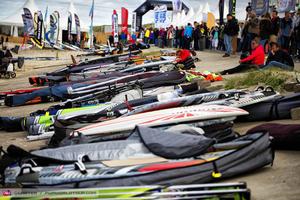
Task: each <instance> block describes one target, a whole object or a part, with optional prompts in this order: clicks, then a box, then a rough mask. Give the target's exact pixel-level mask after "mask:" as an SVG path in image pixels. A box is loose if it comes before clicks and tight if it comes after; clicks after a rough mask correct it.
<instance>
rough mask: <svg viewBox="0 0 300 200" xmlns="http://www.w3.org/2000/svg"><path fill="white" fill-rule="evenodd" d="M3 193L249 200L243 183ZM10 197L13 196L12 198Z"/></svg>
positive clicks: (48, 196) (33, 196)
mask: <svg viewBox="0 0 300 200" xmlns="http://www.w3.org/2000/svg"><path fill="white" fill-rule="evenodd" d="M0 191H1V190H0ZM15 192H16V193H18V194H16V195H14V194H13V193H14V191H5V190H3V191H2V194H6V195H7V196H5V197H4V196H3V197H1V196H0V199H5V200H13V199H35V200H39V199H48V200H51V199H66V200H67V199H106V200H109V199H128V200H136V199H139V200H143V199H169V200H175V199H176V200H177V199H178V200H179V199H207V200H208V199H210V200H212V199H214V200H217V199H234V200H249V199H250V198H251V193H250V190H249V189H248V188H247V185H246V183H244V182H237V183H215V184H198V185H176V186H160V185H150V186H137V187H135V186H131V187H108V188H88V189H76V190H75V189H71V190H55V191H43V192H37V191H36V190H32V189H31V190H30V189H23V190H22V191H21V192H19V191H15ZM11 193H12V194H11Z"/></svg>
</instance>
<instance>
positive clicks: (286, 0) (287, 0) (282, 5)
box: [277, 0, 296, 13]
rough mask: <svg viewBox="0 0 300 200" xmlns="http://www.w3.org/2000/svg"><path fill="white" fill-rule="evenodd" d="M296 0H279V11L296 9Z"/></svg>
mask: <svg viewBox="0 0 300 200" xmlns="http://www.w3.org/2000/svg"><path fill="white" fill-rule="evenodd" d="M295 7H296V0H277V11H278V12H280V13H283V12H288V11H291V10H295Z"/></svg>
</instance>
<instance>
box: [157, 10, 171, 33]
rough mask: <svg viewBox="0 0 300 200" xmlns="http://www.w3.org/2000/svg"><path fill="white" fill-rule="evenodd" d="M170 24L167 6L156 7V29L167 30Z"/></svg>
mask: <svg viewBox="0 0 300 200" xmlns="http://www.w3.org/2000/svg"><path fill="white" fill-rule="evenodd" d="M169 24H170V19H169V18H168V17H167V6H166V5H162V6H156V7H155V8H154V25H155V28H165V27H167V26H168V25H169Z"/></svg>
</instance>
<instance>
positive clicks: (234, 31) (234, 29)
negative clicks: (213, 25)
mask: <svg viewBox="0 0 300 200" xmlns="http://www.w3.org/2000/svg"><path fill="white" fill-rule="evenodd" d="M238 32H239V25H238V23H237V20H236V19H235V18H234V17H233V16H232V15H231V14H228V15H227V23H226V24H225V27H224V43H225V49H226V53H225V54H224V55H223V57H229V56H230V54H231V50H232V37H233V36H235V35H238Z"/></svg>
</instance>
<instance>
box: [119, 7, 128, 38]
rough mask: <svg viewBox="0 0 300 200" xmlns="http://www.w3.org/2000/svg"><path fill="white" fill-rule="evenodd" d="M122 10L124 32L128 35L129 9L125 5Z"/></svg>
mask: <svg viewBox="0 0 300 200" xmlns="http://www.w3.org/2000/svg"><path fill="white" fill-rule="evenodd" d="M121 10H122V32H123V33H125V34H126V35H128V10H127V9H126V8H124V7H122V8H121Z"/></svg>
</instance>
